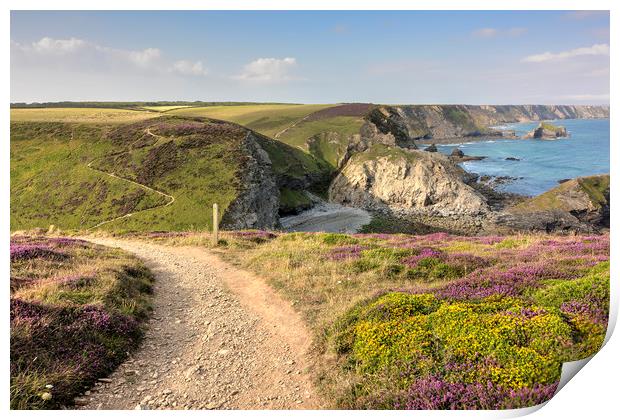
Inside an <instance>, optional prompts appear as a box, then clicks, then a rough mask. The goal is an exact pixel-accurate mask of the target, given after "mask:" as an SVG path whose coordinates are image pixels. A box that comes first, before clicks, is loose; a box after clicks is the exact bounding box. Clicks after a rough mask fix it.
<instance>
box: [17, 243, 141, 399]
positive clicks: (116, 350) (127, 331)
mask: <svg viewBox="0 0 620 420" xmlns="http://www.w3.org/2000/svg"><path fill="white" fill-rule="evenodd" d="M152 281H153V278H152V276H151V274H150V273H149V271H148V270H147V269H146V268H145V267H144V266H143V265H142V263H141V262H140V261H139V260H138V259H136V258H135V257H131V256H129V255H128V254H126V253H124V252H121V251H120V250H112V249H107V248H105V247H101V246H96V245H92V244H89V243H88V242H84V241H81V240H78V239H72V238H59V237H53V238H50V237H35V236H12V237H11V408H13V409H41V408H44V409H50V408H60V407H62V406H64V405H69V406H70V405H72V404H73V398H74V397H75V396H76V395H78V394H79V393H81V392H83V391H84V390H85V389H88V388H89V387H90V386H91V385H92V384H93V383H94V382H95V380H97V379H98V378H101V377H105V376H106V375H107V374H108V373H109V372H110V371H112V370H113V369H114V368H115V367H116V366H117V365H118V364H119V363H120V362H121V361H122V360H123V359H125V357H126V355H127V351H128V350H131V349H133V348H134V347H135V346H136V345H137V343H138V342H139V340H140V337H141V335H142V331H141V323H142V322H143V321H144V320H145V319H146V317H147V315H148V313H149V311H150V303H149V302H150V296H149V295H150V293H151V284H152Z"/></svg>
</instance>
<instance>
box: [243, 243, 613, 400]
mask: <svg viewBox="0 0 620 420" xmlns="http://www.w3.org/2000/svg"><path fill="white" fill-rule="evenodd" d="M241 255H242V256H243V258H242V259H241V261H243V264H244V265H246V266H247V267H249V268H251V269H254V270H255V271H257V272H259V273H260V274H261V275H263V276H264V277H266V278H268V279H270V281H271V284H272V285H273V286H274V287H276V288H277V289H279V290H281V291H282V293H283V294H284V295H285V296H286V297H287V298H289V299H290V300H291V301H292V302H294V305H295V307H296V308H298V310H299V311H301V312H302V313H303V314H304V316H305V317H306V319H307V321H308V323H309V325H310V326H311V327H312V328H313V329H314V330H315V332H316V333H317V337H319V338H317V349H318V352H319V354H318V355H317V357H318V358H319V360H321V361H322V363H323V367H322V369H320V372H319V373H317V375H319V376H320V377H321V384H322V386H323V387H324V389H325V390H326V392H328V393H329V394H330V395H331V396H332V397H333V398H335V399H336V400H337V401H338V404H339V405H340V406H341V407H345V408H401V409H403V408H404V409H422V408H435V409H439V408H459V409H474V408H475V409H483V408H497V409H502V408H519V407H525V406H529V405H535V404H539V403H541V402H544V401H546V400H547V399H549V398H550V397H551V396H552V395H553V393H554V391H555V388H556V386H557V381H558V380H559V375H560V367H561V364H562V362H564V361H570V360H576V359H580V358H584V357H588V356H590V355H592V354H594V353H595V352H596V351H597V350H598V349H599V348H600V346H601V345H602V342H603V338H604V336H605V332H606V325H607V314H608V311H609V263H608V260H609V236H608V235H600V236H556V235H519V236H507V237H502V236H486V237H466V236H457V235H449V234H445V233H435V234H431V235H403V234H396V235H389V234H356V235H343V234H321V233H316V234H308V233H295V234H284V235H280V236H279V237H278V238H275V239H273V240H272V241H269V242H268V243H264V244H261V245H260V246H257V247H255V248H254V249H249V250H248V249H246V250H244V253H243V254H241Z"/></svg>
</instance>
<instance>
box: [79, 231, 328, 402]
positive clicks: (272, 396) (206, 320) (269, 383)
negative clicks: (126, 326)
mask: <svg viewBox="0 0 620 420" xmlns="http://www.w3.org/2000/svg"><path fill="white" fill-rule="evenodd" d="M88 240H91V241H93V242H96V243H100V244H103V245H108V246H117V247H121V248H123V249H125V250H127V251H129V252H132V253H134V254H136V255H137V256H138V257H140V258H141V259H143V260H144V261H145V263H146V264H147V265H148V266H149V268H151V270H152V271H153V273H154V274H155V276H156V279H157V282H156V286H155V290H154V310H153V314H152V317H151V320H150V321H149V323H148V325H147V328H148V330H147V332H146V336H145V339H144V341H143V343H142V345H141V346H140V348H139V349H138V350H137V351H136V352H134V353H133V354H131V355H130V356H129V358H128V360H127V361H126V362H125V363H123V364H122V365H121V366H120V367H119V368H118V369H117V370H116V372H114V373H113V374H112V375H110V377H108V378H101V379H100V380H99V381H98V383H97V384H96V385H95V387H94V388H93V389H92V390H90V391H87V392H85V394H84V395H83V396H81V397H80V398H77V399H76V405H77V406H79V407H80V408H83V409H142V410H147V409H296V408H300V409H301V408H303V409H309V408H320V407H322V403H321V401H320V400H319V398H318V397H317V396H316V394H315V392H314V390H313V388H312V385H311V383H310V380H309V378H308V376H307V373H306V369H307V362H306V359H305V355H306V352H307V349H308V346H309V344H310V335H309V333H308V332H307V330H306V329H305V326H304V324H303V322H302V321H301V319H300V318H299V316H298V315H297V313H296V312H295V311H294V310H293V309H292V307H291V305H290V303H289V302H286V301H284V300H283V299H282V298H280V297H279V296H278V295H276V294H275V293H274V292H273V291H272V290H271V289H270V288H269V287H268V286H267V285H266V284H265V283H264V282H263V280H262V279H260V278H257V277H255V276H254V275H252V274H250V273H247V272H245V271H242V270H238V269H236V268H234V267H232V266H230V265H228V264H226V263H224V262H222V261H221V260H220V259H219V258H218V257H217V256H215V255H214V254H212V253H210V252H209V251H207V250H204V249H199V248H190V247H186V248H173V247H165V246H161V245H154V244H147V243H143V242H140V241H121V240H116V239H107V238H106V239H101V238H97V239H93V238H88Z"/></svg>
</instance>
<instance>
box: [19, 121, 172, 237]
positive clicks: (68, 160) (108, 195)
mask: <svg viewBox="0 0 620 420" xmlns="http://www.w3.org/2000/svg"><path fill="white" fill-rule="evenodd" d="M108 130H110V127H109V126H106V125H99V124H93V125H91V124H73V123H50V122H27V123H25V122H19V123H11V197H10V199H11V230H16V229H29V228H33V227H44V228H47V227H48V226H49V225H50V224H55V225H57V226H60V227H62V228H88V227H91V226H94V225H95V224H97V223H99V222H101V221H103V220H108V219H111V218H113V217H117V216H120V215H122V214H125V213H127V212H129V211H139V210H143V209H147V208H150V207H153V206H157V205H161V204H163V203H164V202H163V201H162V198H161V197H160V196H159V195H157V194H154V193H152V192H149V191H146V190H144V189H142V188H139V187H136V186H134V185H131V184H128V183H127V182H125V181H122V180H119V179H115V178H112V177H108V176H102V175H101V174H99V173H97V172H95V171H93V170H91V169H89V168H88V167H87V164H88V163H89V162H90V161H92V160H93V159H95V158H97V157H100V156H104V155H106V154H107V153H111V152H113V151H115V150H116V147H115V146H114V145H113V144H111V143H110V142H109V141H107V140H105V133H106V131H108Z"/></svg>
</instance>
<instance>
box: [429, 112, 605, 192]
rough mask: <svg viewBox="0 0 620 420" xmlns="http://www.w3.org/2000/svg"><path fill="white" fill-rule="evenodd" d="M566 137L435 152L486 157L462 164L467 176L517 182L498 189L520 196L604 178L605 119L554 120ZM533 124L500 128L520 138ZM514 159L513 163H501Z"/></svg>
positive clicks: (442, 148)
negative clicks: (570, 182) (569, 182)
mask: <svg viewBox="0 0 620 420" xmlns="http://www.w3.org/2000/svg"><path fill="white" fill-rule="evenodd" d="M551 123H552V124H554V125H561V126H564V127H566V129H567V130H568V132H569V134H570V136H569V137H567V138H562V139H558V140H502V139H497V140H488V141H482V142H471V143H460V144H452V145H447V144H442V145H437V149H438V150H439V151H440V152H442V153H446V154H449V153H450V152H451V151H452V149H453V148H454V147H455V146H458V147H459V148H460V149H461V150H463V152H464V153H465V154H466V155H470V156H487V158H486V159H484V160H480V161H470V162H463V163H462V164H461V166H462V167H463V168H464V169H465V170H467V171H468V172H475V173H477V174H479V175H493V176H502V175H503V176H512V177H518V178H521V179H517V180H515V181H512V182H511V183H508V184H505V185H502V186H500V187H498V189H500V190H502V191H508V192H514V193H518V194H524V195H529V196H532V195H537V194H540V193H542V192H544V191H547V190H548V189H550V188H553V187H555V186H557V185H558V181H559V180H560V179H565V178H575V177H578V176H586V175H595V174H602V173H609V120H608V119H600V120H557V121H551ZM537 125H538V122H528V123H515V124H506V125H504V126H502V128H505V129H512V130H516V133H517V135H519V136H522V135H524V134H525V133H527V132H528V131H530V130H532V129H533V128H534V127H536V126H537ZM507 157H515V158H518V159H520V160H519V161H509V160H506V158H507Z"/></svg>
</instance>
